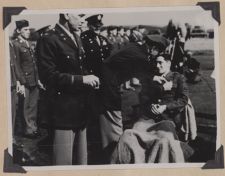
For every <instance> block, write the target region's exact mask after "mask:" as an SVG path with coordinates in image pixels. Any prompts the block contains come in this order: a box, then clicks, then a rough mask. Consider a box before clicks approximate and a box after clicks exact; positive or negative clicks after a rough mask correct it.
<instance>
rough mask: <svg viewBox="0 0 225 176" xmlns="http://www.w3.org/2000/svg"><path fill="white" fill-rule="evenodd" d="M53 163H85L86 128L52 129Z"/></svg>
mask: <svg viewBox="0 0 225 176" xmlns="http://www.w3.org/2000/svg"><path fill="white" fill-rule="evenodd" d="M53 164H54V165H72V164H76V165H84V164H87V138H86V128H84V129H79V130H76V131H73V130H54V141H53Z"/></svg>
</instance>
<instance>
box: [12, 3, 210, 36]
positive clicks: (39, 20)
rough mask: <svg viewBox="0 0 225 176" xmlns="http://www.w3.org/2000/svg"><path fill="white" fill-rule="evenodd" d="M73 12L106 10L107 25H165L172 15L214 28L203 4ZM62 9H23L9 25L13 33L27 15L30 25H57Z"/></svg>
mask: <svg viewBox="0 0 225 176" xmlns="http://www.w3.org/2000/svg"><path fill="white" fill-rule="evenodd" d="M68 11H69V12H71V13H77V14H80V13H85V14H87V16H88V15H91V14H97V13H102V14H104V17H103V23H104V25H106V26H107V25H112V24H113V25H139V24H143V25H153V26H165V25H167V24H168V21H169V20H170V19H172V20H173V21H176V23H180V24H184V23H186V22H188V23H189V24H191V25H192V26H194V25H200V26H203V27H205V28H206V29H208V28H213V21H214V20H213V19H212V17H211V11H205V10H203V9H201V8H200V7H191V8H190V7H176V8H156V7H155V8H135V9H134V8H132V9H131V8H130V9H91V10H90V9H88V10H87V9H79V10H67V12H68ZM59 12H62V10H54V11H53V10H51V11H23V13H22V14H20V15H17V16H13V19H12V22H11V24H10V26H9V32H10V34H11V33H12V31H13V30H14V29H15V21H16V20H20V19H26V20H28V21H29V22H30V27H32V28H35V29H39V28H41V27H43V26H47V25H54V24H55V23H56V22H57V21H58V13H59Z"/></svg>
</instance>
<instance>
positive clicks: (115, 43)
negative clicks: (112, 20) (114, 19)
mask: <svg viewBox="0 0 225 176" xmlns="http://www.w3.org/2000/svg"><path fill="white" fill-rule="evenodd" d="M117 34H118V33H117V26H114V25H111V26H109V27H108V36H107V39H108V41H109V43H110V44H111V45H112V50H111V54H114V53H115V52H116V51H117V50H118V49H119V42H120V41H119V40H118V36H117Z"/></svg>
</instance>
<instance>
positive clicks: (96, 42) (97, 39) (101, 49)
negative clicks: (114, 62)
mask: <svg viewBox="0 0 225 176" xmlns="http://www.w3.org/2000/svg"><path fill="white" fill-rule="evenodd" d="M102 17H103V15H102V14H99V15H93V16H90V17H88V18H86V19H85V20H86V21H87V23H88V24H87V25H88V28H89V30H87V31H85V32H83V33H81V40H82V44H83V47H84V50H85V55H86V59H85V61H84V62H85V66H86V68H87V69H88V71H89V72H91V73H93V74H94V75H97V76H101V71H100V70H101V65H102V61H104V60H105V59H106V58H107V57H108V56H109V55H110V51H111V45H110V44H109V42H108V40H107V39H106V38H105V37H103V36H102V35H100V28H101V27H102V25H103V24H102Z"/></svg>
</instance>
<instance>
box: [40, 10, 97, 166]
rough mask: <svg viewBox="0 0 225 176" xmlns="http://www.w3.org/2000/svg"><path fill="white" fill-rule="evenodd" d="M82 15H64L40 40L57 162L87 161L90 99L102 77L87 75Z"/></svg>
mask: <svg viewBox="0 0 225 176" xmlns="http://www.w3.org/2000/svg"><path fill="white" fill-rule="evenodd" d="M80 28H81V22H80V20H79V16H76V15H74V14H60V15H59V23H57V24H56V26H55V28H53V29H52V30H50V31H49V32H47V33H46V34H45V35H43V37H42V38H41V39H40V41H39V43H38V48H37V55H38V68H39V72H40V77H41V80H42V81H43V83H44V84H45V85H46V102H47V106H48V109H47V110H48V111H47V114H46V116H47V118H48V119H47V120H48V125H49V127H50V128H52V130H53V131H54V139H53V164H55V165H72V164H87V138H86V126H87V121H88V117H89V116H90V114H88V112H87V110H88V109H89V106H88V98H89V96H90V94H91V93H92V92H93V90H94V88H96V87H99V79H98V77H96V76H94V75H84V69H83V53H82V51H83V50H82V46H81V41H80V37H79V36H78V35H77V34H76V33H77V32H79V29H80Z"/></svg>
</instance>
